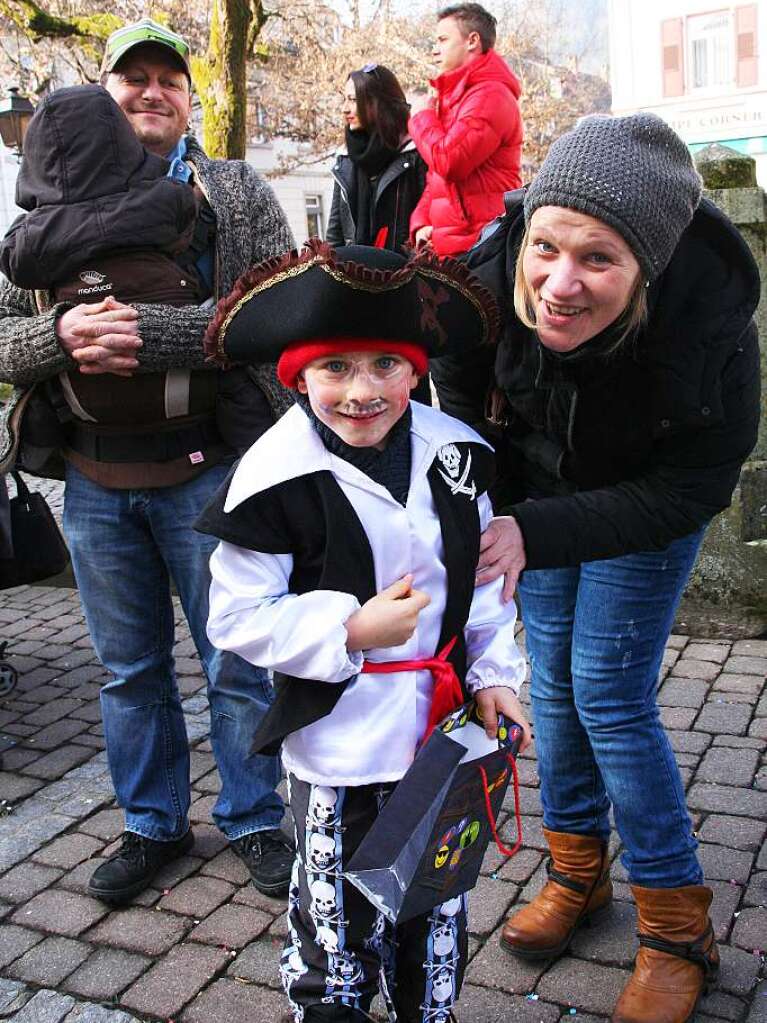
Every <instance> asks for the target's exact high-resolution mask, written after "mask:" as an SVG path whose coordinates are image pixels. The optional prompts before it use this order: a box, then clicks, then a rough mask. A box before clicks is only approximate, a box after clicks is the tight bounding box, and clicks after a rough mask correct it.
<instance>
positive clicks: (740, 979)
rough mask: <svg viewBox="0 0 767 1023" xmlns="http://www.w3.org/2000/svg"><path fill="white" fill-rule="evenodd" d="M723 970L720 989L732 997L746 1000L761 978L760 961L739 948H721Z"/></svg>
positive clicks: (720, 973)
mask: <svg viewBox="0 0 767 1023" xmlns="http://www.w3.org/2000/svg"><path fill="white" fill-rule="evenodd" d="M719 954H720V956H721V957H722V968H721V970H720V972H719V988H720V990H722V991H727V992H729V993H730V994H731V995H738V996H740V997H742V998H745V997H746V996H747V995H749V994H750V993H751V991H752V990H753V989H754V987H755V986H756V982H757V980H758V978H759V967H760V961H759V959H758V958H757V956H755V955H753V953H751V952H744V951H742V950H741V949H739V948H730V947H729V946H728V945H723V946H720V948H719Z"/></svg>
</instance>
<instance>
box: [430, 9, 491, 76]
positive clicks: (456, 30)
mask: <svg viewBox="0 0 767 1023" xmlns="http://www.w3.org/2000/svg"><path fill="white" fill-rule="evenodd" d="M481 52H482V47H481V44H480V41H479V36H478V35H477V33H476V32H470V33H469V34H468V35H467V36H465V35H464V34H463V32H462V31H461V25H460V23H459V22H458V21H457V20H456V19H455V18H442V20H441V21H438V22H437V34H436V36H435V39H434V46H432V49H431V55H432V58H433V60H434V63H435V64H436V65H437V67H438V68H439V73H440V74H444V73H445V72H446V71H455V69H456V68H459V67H463V65H464V64H468V63H469V61H471V60H474V58H475V57H477V56H478V55H479V54H481Z"/></svg>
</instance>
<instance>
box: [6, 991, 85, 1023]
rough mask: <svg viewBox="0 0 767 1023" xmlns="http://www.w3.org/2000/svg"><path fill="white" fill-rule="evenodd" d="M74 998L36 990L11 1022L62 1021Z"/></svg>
mask: <svg viewBox="0 0 767 1023" xmlns="http://www.w3.org/2000/svg"><path fill="white" fill-rule="evenodd" d="M74 1005H75V1000H74V998H70V997H69V995H60V994H58V993H57V992H56V991H47V990H46V991H38V992H37V994H36V995H34V997H33V998H31V999H30V1000H29V1001H28V1002H27V1004H26V1005H25V1006H24V1008H23V1009H21V1010H20V1011H19V1012H17V1013H16V1015H15V1016H14V1017H13V1023H63V1020H64V1019H65V1017H66V1016H67V1015H68V1013H69V1012H70V1010H71V1009H73V1008H74Z"/></svg>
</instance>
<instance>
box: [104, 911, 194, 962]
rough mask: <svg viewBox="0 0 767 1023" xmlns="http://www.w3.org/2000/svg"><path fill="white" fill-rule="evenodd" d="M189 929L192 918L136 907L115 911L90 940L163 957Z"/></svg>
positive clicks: (142, 953) (141, 953)
mask: <svg viewBox="0 0 767 1023" xmlns="http://www.w3.org/2000/svg"><path fill="white" fill-rule="evenodd" d="M188 930H189V921H188V920H186V919H185V918H183V917H178V916H173V915H171V914H170V913H163V912H161V911H160V910H152V909H143V908H140V907H138V908H137V907H133V908H130V909H126V910H123V911H122V912H120V913H111V914H110V915H109V916H108V917H107V919H106V920H103V921H102V922H101V923H100V924H98V925H97V926H96V927H94V928H93V929H92V930H91V931H90V932H89V933H88V941H91V942H93V943H94V944H96V945H110V946H113V947H115V948H124V949H126V950H127V951H128V952H138V953H139V954H140V955H146V956H160V955H163V954H164V953H165V952H167V951H168V950H169V949H170V948H172V947H173V946H174V945H175V944H177V943H178V942H180V941H181V940H182V939H183V938H184V936H185V935H186V932H187V931H188Z"/></svg>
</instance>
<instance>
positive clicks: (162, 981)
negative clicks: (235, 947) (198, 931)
mask: <svg viewBox="0 0 767 1023" xmlns="http://www.w3.org/2000/svg"><path fill="white" fill-rule="evenodd" d="M228 958H229V956H228V953H227V952H226V951H225V950H223V949H218V948H207V947H204V946H202V945H195V944H192V943H187V944H184V945H179V946H177V947H176V948H173V949H171V951H170V952H169V953H168V955H167V956H165V958H164V959H163V960H162V962H159V963H157V964H156V965H155V966H152V967H150V969H149V970H148V971H147V972H146V973H145V974H144V975H143V976H142V977H140V978H139V979H138V980H137V981H136V982H135V984H133V985H132V986H131V987H130V988H128V990H127V991H126V992H125V994H123V995H122V998H121V1003H122V1004H123V1005H125V1006H126V1007H127V1008H128V1009H133V1010H134V1011H136V1012H140V1013H146V1014H147V1015H149V1014H151V1015H152V1016H161V1017H162V1018H163V1019H166V1018H169V1017H172V1016H175V1015H176V1014H177V1013H178V1012H180V1010H181V1009H182V1008H183V1007H184V1005H186V1003H187V1002H189V1001H191V999H193V998H194V997H195V995H196V994H197V993H198V992H199V991H201V990H202V988H204V987H205V985H206V984H208V983H209V982H210V980H211V979H212V978H213V977H214V976H215V974H216V973H218V971H219V970H221V969H222V968H223V967H224V965H225V964H226V962H227V960H228Z"/></svg>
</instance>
